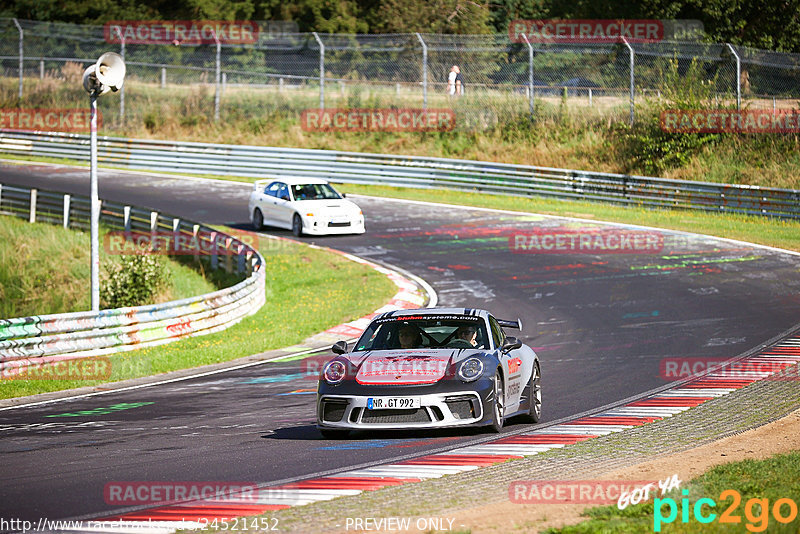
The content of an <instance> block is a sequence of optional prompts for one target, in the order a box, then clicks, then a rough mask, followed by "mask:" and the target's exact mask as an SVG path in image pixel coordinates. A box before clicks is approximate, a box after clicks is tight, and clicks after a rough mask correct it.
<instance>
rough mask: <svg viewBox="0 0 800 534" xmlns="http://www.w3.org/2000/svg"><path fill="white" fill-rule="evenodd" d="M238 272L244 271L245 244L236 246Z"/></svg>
mask: <svg viewBox="0 0 800 534" xmlns="http://www.w3.org/2000/svg"><path fill="white" fill-rule="evenodd" d="M236 272H237V273H240V274H241V273H243V272H244V245H242V244H239V245H237V246H236Z"/></svg>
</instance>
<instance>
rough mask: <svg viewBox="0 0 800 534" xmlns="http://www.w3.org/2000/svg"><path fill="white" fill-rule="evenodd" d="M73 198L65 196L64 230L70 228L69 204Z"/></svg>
mask: <svg viewBox="0 0 800 534" xmlns="http://www.w3.org/2000/svg"><path fill="white" fill-rule="evenodd" d="M71 198H72V197H71V196H70V195H67V194H65V195H64V228H69V204H70V199H71Z"/></svg>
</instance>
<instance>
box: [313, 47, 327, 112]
mask: <svg viewBox="0 0 800 534" xmlns="http://www.w3.org/2000/svg"><path fill="white" fill-rule="evenodd" d="M312 33H313V34H314V39H316V40H317V44H318V45H319V109H325V44H323V42H322V39H320V38H319V35H318V34H317V32H312Z"/></svg>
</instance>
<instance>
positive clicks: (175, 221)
mask: <svg viewBox="0 0 800 534" xmlns="http://www.w3.org/2000/svg"><path fill="white" fill-rule="evenodd" d="M180 235H181V220H180V218H178V217H173V218H172V250H174V251H175V252H178V251H179V250H178V238H179V237H180ZM181 252H183V251H181Z"/></svg>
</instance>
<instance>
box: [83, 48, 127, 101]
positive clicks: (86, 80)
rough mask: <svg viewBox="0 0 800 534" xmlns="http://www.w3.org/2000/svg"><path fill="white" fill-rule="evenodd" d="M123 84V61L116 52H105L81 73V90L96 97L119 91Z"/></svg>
mask: <svg viewBox="0 0 800 534" xmlns="http://www.w3.org/2000/svg"><path fill="white" fill-rule="evenodd" d="M124 82H125V61H124V60H123V59H122V56H120V55H119V54H117V53H116V52H106V53H105V54H103V55H102V56H100V58H99V59H98V60H97V63H95V64H94V65H90V66H89V67H87V69H86V70H85V71H83V88H84V89H86V91H87V92H88V93H92V92H95V91H96V94H97V96H100V95H104V94H106V93H107V92H109V91H119V90H120V89H121V88H122V84H123V83H124Z"/></svg>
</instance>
